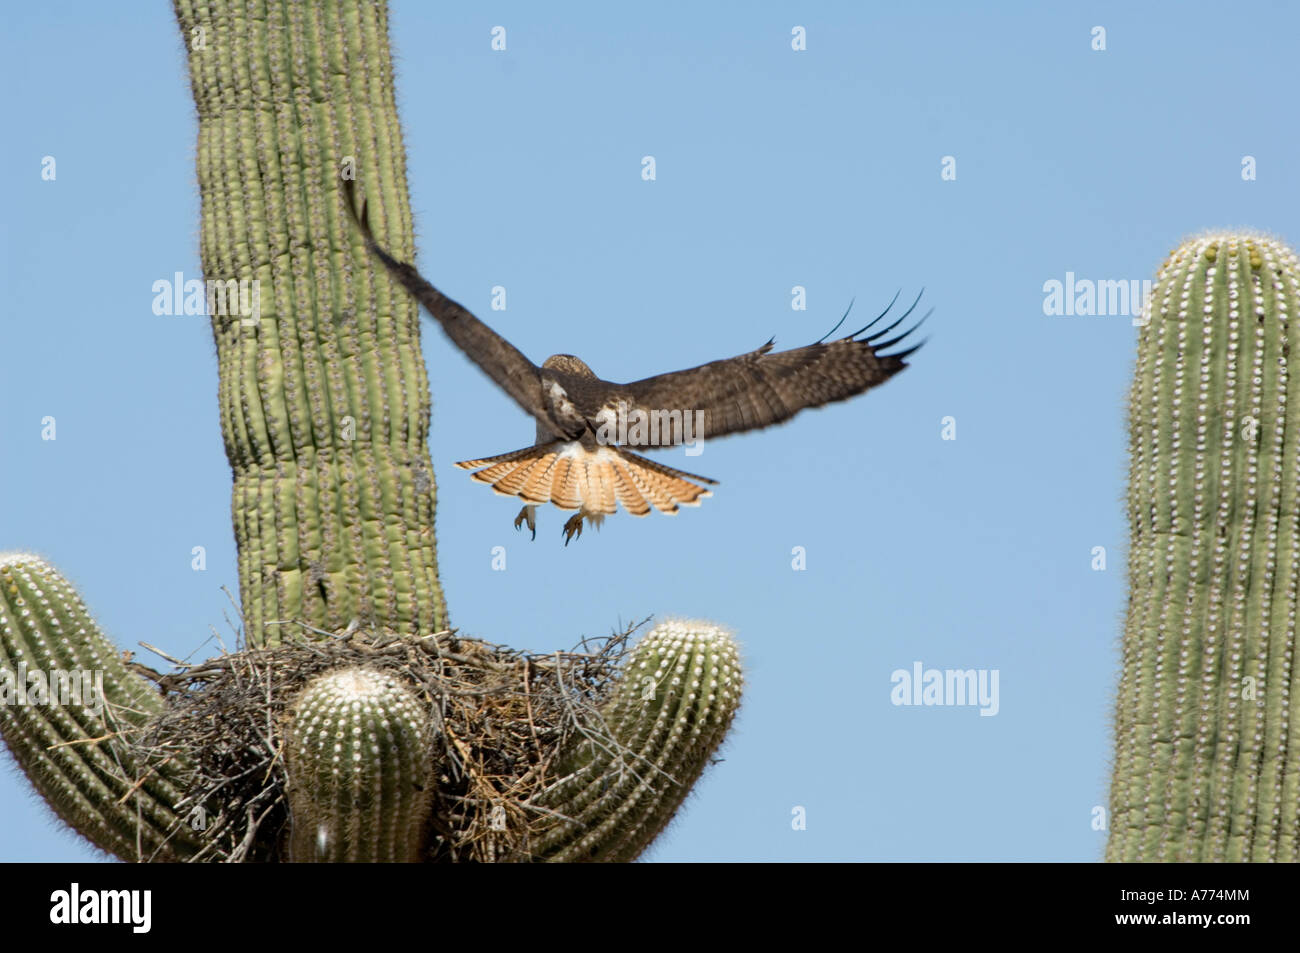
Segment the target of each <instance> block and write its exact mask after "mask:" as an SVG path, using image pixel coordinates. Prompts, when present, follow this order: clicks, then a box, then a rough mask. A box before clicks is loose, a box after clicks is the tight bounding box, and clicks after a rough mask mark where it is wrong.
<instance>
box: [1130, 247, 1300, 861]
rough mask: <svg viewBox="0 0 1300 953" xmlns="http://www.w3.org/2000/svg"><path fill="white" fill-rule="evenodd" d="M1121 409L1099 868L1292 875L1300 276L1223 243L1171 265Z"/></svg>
mask: <svg viewBox="0 0 1300 953" xmlns="http://www.w3.org/2000/svg"><path fill="white" fill-rule="evenodd" d="M1148 317H1149V320H1148V321H1147V322H1146V324H1145V326H1144V327H1143V329H1142V332H1141V337H1140V342H1139V346H1138V358H1137V365H1136V370H1135V374H1134V381H1133V388H1132V396H1131V399H1130V408H1129V429H1130V488H1129V504H1128V514H1129V521H1130V526H1131V531H1132V542H1131V546H1130V552H1129V567H1130V568H1129V573H1130V592H1129V606H1128V616H1127V621H1126V626H1125V633H1124V641H1123V659H1122V675H1121V679H1120V684H1119V691H1118V696H1117V702H1116V719H1115V737H1116V744H1115V758H1114V763H1113V777H1112V786H1111V835H1110V839H1109V843H1108V845H1107V851H1106V857H1107V859H1108V860H1112V861H1266V860H1289V861H1294V860H1297V859H1300V856H1298V853H1297V838H1298V837H1300V806H1298V805H1300V802H1298V801H1297V786H1298V785H1300V763H1298V762H1297V761H1296V759H1295V758H1294V756H1291V757H1290V758H1288V750H1291V751H1294V748H1295V743H1296V742H1295V739H1296V738H1297V737H1300V702H1298V701H1297V698H1300V673H1297V670H1296V668H1295V665H1294V657H1295V650H1296V629H1295V620H1296V602H1297V589H1298V587H1300V508H1298V507H1297V500H1296V493H1297V486H1298V484H1300V412H1298V411H1297V409H1296V408H1297V407H1300V388H1297V387H1293V386H1291V385H1290V372H1289V359H1290V354H1291V352H1292V351H1293V350H1294V351H1295V353H1296V354H1297V355H1298V356H1300V349H1298V348H1300V323H1298V321H1297V319H1300V264H1298V263H1297V259H1296V256H1295V253H1294V252H1293V251H1291V250H1290V249H1289V248H1287V247H1285V246H1283V245H1282V244H1280V243H1278V242H1276V241H1273V240H1271V239H1267V238H1263V237H1259V236H1253V235H1247V234H1216V235H1208V236H1205V237H1203V238H1198V239H1194V240H1192V241H1189V242H1186V243H1184V244H1183V245H1182V246H1180V247H1179V248H1178V249H1177V250H1175V251H1174V252H1173V254H1172V255H1171V256H1170V257H1169V259H1168V260H1167V261H1166V262H1165V264H1164V266H1163V267H1162V269H1161V271H1160V274H1159V276H1158V278H1157V282H1156V285H1155V287H1154V289H1153V293H1152V296H1151V299H1150V302H1149V305H1148Z"/></svg>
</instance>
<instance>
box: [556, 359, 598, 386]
mask: <svg viewBox="0 0 1300 953" xmlns="http://www.w3.org/2000/svg"><path fill="white" fill-rule="evenodd" d="M542 369H543V370H548V371H559V372H560V373H561V374H571V375H572V376H574V377H586V378H590V379H591V380H597V379H598V378H597V377H596V375H595V374H593V373H592V371H591V368H590V367H588V366H587V365H586V364H585V363H583V361H582V359H581V358H577V357H574V356H573V355H572V354H552V355H551V356H550V357H548V358H547V359H546V360H545V362H543V364H542Z"/></svg>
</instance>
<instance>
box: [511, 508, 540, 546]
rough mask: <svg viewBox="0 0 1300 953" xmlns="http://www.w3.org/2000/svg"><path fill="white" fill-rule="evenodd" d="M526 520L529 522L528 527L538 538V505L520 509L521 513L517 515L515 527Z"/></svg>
mask: <svg viewBox="0 0 1300 953" xmlns="http://www.w3.org/2000/svg"><path fill="white" fill-rule="evenodd" d="M524 522H527V523H528V529H529V531H531V532H532V534H533V539H536V538H537V507H535V506H525V507H524V508H523V509H522V510H520V511H519V515H518V516H516V517H515V529H518V528H519V526H520V524H522V523H524Z"/></svg>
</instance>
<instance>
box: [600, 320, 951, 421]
mask: <svg viewBox="0 0 1300 953" xmlns="http://www.w3.org/2000/svg"><path fill="white" fill-rule="evenodd" d="M897 300H898V295H894V301H891V302H890V303H889V307H888V308H886V309H885V310H884V311H882V312H881V313H880V314H879V315H878V316H877V317H876V319H875V320H874V321H872V322H871V323H870V324H868V325H867V326H866V327H864V328H861V329H860V330H858V331H855V332H854V333H852V334H850V335H847V336H845V337H842V338H838V339H836V340H833V341H831V342H829V343H826V338H828V337H830V335H831V334H834V333H835V331H836V330H837V329H838V328H839V326H840V324H843V323H844V318H841V319H840V324H837V325H835V327H834V328H832V329H831V331H830V332H829V333H827V334H826V335H825V336H824V337H823V338H822V339H821V340H820V341H818V342H816V343H815V344H809V345H808V346H807V347H800V348H794V349H792V350H789V351H777V352H775V353H773V351H772V347H773V342H772V341H768V342H767V343H766V344H764V345H763V346H762V347H760V348H759V349H758V350H756V351H750V352H749V353H748V354H742V355H740V356H739V357H732V358H727V359H725V360H721V361H711V362H710V363H708V364H702V365H700V366H699V367H693V368H691V369H689V370H685V371H674V372H673V373H670V374H659V375H657V376H655V377H647V378H646V379H645V380H640V381H634V382H632V383H630V384H623V385H614V387H613V390H614V393H612V394H611V395H610V398H611V399H610V404H613V405H617V403H618V402H619V401H620V400H621V401H624V402H625V403H626V404H627V409H628V411H629V413H630V412H632V411H633V410H638V411H641V412H642V413H646V414H654V413H656V412H658V413H659V414H661V415H662V416H661V417H660V418H659V419H660V426H659V432H658V443H659V445H660V446H673V445H676V444H678V443H680V442H681V441H682V427H681V421H682V419H683V418H684V417H685V415H687V414H690V415H692V416H691V417H690V421H689V423H688V425H691V424H693V423H694V422H695V421H696V420H698V419H699V418H698V417H696V416H694V415H695V413H696V412H697V411H702V412H703V415H704V416H703V424H704V432H703V433H699V432H698V428H697V430H696V432H695V433H694V434H693V438H694V439H699V438H700V437H705V438H708V437H721V436H724V435H726V434H732V433H741V432H743V431H746V430H758V429H760V428H763V427H770V426H772V425H773V424H779V423H782V422H783V421H786V420H789V419H790V418H791V417H793V416H794V415H795V414H797V413H799V411H801V410H803V409H805V408H807V407H821V406H823V405H824V404H829V403H833V402H834V401H837V400H846V399H848V398H849V397H853V396H856V395H857V394H861V393H862V392H863V391H866V390H869V389H871V388H872V387H875V386H876V385H877V384H883V383H884V382H885V381H887V380H889V378H891V377H893V376H894V375H895V374H897V373H898V372H899V371H901V370H902V369H903V368H904V367H906V366H907V364H906V363H905V361H904V358H906V357H907V356H908V355H909V354H911V353H913V352H914V351H915V350H916V349H917V348H919V347H920V346H921V344H923V343H924V342H921V343H918V344H915V345H913V346H912V347H909V348H907V349H906V350H903V351H896V352H894V353H892V354H885V353H882V352H884V351H886V350H888V349H889V348H890V347H893V346H894V345H895V344H898V343H899V342H900V341H902V340H903V339H904V338H906V337H907V336H908V335H910V334H911V333H912V332H913V331H915V330H916V329H917V328H918V327H920V326H921V324H922V322H924V321H925V319H926V318H928V317H929V316H930V312H927V313H926V314H925V315H924V316H923V317H922V318H921V319H920V320H919V321H917V323H916V324H915V325H913V326H912V327H911V328H908V329H907V330H906V331H904V332H903V333H901V334H898V335H896V336H895V337H893V338H889V339H888V340H881V339H882V338H884V337H885V336H886V335H888V334H889V333H890V332H891V331H893V330H894V329H895V328H896V327H898V325H899V324H901V323H902V322H903V321H905V320H906V319H907V317H908V316H909V315H911V314H912V312H913V311H915V310H916V306H917V305H918V304H919V303H920V301H921V297H920V295H917V298H916V301H914V302H913V303H912V306H911V307H910V308H908V309H907V310H906V311H905V312H903V314H902V315H901V316H900V317H899V318H898V319H897V320H895V321H894V322H893V323H892V324H890V325H888V326H886V327H884V328H881V329H880V330H878V331H876V332H874V333H872V334H867V333H866V332H867V331H869V330H870V329H871V328H873V327H875V326H876V325H877V324H878V323H879V322H880V321H881V320H882V319H883V318H884V317H885V315H887V314H888V313H889V311H890V309H892V308H893V306H894V302H895V301H897ZM849 307H850V308H852V305H850V306H849ZM932 310H933V309H932ZM844 317H845V318H847V317H848V312H847V311H846V312H845V315H844ZM610 404H607V405H606V406H609V405H610Z"/></svg>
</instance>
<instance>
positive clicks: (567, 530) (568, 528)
mask: <svg viewBox="0 0 1300 953" xmlns="http://www.w3.org/2000/svg"><path fill="white" fill-rule="evenodd" d="M581 535H582V513H581V512H579V513H574V514H573V515H572V516H570V517H569V521H568V522H567V523H565V524H564V545H565V546H568V545H569V541H570V540H573V539H576V538H577V537H579V536H581Z"/></svg>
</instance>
